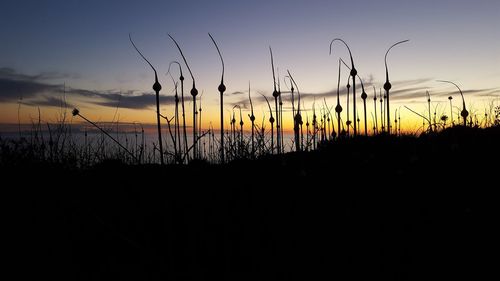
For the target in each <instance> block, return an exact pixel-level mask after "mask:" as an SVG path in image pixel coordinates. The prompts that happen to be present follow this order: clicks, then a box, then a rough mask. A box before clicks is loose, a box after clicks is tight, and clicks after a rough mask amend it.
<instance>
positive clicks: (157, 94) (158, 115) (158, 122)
mask: <svg viewBox="0 0 500 281" xmlns="http://www.w3.org/2000/svg"><path fill="white" fill-rule="evenodd" d="M128 38H129V39H130V43H132V46H134V49H135V50H136V51H137V52H138V53H139V55H140V56H141V57H142V58H143V59H144V60H145V61H146V62H147V63H148V64H149V66H151V68H152V69H153V71H154V73H155V83H154V84H153V90H154V91H155V93H156V123H157V125H158V146H159V148H160V163H161V164H162V165H163V164H164V161H163V142H162V138H161V124H160V90H161V84H160V83H159V82H158V75H157V73H156V69H155V68H154V67H153V65H152V64H151V63H150V62H149V61H148V60H147V59H146V58H145V57H144V55H142V53H141V51H139V49H137V47H136V46H135V44H134V41H132V36H131V35H130V34H129V35H128ZM73 115H74V114H73Z"/></svg>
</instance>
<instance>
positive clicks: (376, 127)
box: [373, 86, 378, 134]
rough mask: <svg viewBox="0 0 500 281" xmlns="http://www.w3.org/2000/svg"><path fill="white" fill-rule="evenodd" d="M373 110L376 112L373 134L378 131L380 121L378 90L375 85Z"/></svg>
mask: <svg viewBox="0 0 500 281" xmlns="http://www.w3.org/2000/svg"><path fill="white" fill-rule="evenodd" d="M373 111H374V112H375V118H374V122H373V125H374V130H373V134H377V133H378V121H377V90H376V89H375V86H373Z"/></svg>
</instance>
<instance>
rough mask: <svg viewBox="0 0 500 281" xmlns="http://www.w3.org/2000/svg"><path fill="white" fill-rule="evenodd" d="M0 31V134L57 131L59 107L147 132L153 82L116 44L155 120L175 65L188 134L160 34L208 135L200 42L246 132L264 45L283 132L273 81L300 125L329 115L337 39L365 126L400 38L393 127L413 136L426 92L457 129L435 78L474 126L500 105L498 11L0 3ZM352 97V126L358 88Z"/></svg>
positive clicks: (212, 98) (450, 4)
mask: <svg viewBox="0 0 500 281" xmlns="http://www.w3.org/2000/svg"><path fill="white" fill-rule="evenodd" d="M0 26H2V28H1V29H0V38H1V44H0V123H4V124H7V123H11V124H14V123H16V124H17V123H18V122H21V123H30V122H32V120H33V119H34V118H36V119H38V110H40V113H41V114H40V115H41V118H42V120H43V121H44V122H57V120H59V118H60V117H61V105H62V104H63V103H62V100H63V99H64V100H65V104H66V106H67V107H68V112H69V111H71V109H72V108H73V107H77V108H78V109H79V110H80V112H81V114H82V115H84V116H85V117H87V118H89V119H91V120H94V121H99V122H112V121H120V122H125V123H141V124H148V123H154V122H155V121H156V113H155V112H156V111H155V110H156V109H155V96H154V92H153V90H152V85H153V83H154V74H153V71H152V70H151V68H150V67H149V66H148V65H147V64H146V63H145V62H144V61H143V60H142V59H141V58H140V57H139V55H138V54H137V52H136V51H135V50H134V49H133V47H132V45H131V43H130V42H129V34H130V35H131V36H132V38H133V40H134V42H135V44H136V45H137V47H138V48H139V49H140V50H141V52H142V53H143V54H144V55H145V56H146V57H147V58H148V59H149V60H150V61H151V63H152V64H153V65H154V66H155V68H156V69H157V71H158V77H159V81H160V83H161V85H162V90H161V92H160V101H161V110H160V111H161V113H162V114H163V115H164V116H167V117H171V116H173V114H174V113H173V112H174V105H173V104H174V84H173V82H172V79H171V78H170V76H168V75H167V71H168V68H169V63H170V62H171V61H174V60H175V61H179V62H181V64H182V68H183V72H184V76H185V77H186V80H185V98H186V110H187V111H186V118H187V120H188V124H191V121H190V120H191V118H190V116H192V110H191V108H192V103H191V102H192V97H191V96H190V95H189V90H190V89H191V83H192V81H191V78H190V76H189V74H188V71H187V69H186V66H185V65H184V63H183V62H182V58H181V57H180V55H179V51H178V50H177V49H176V47H175V45H174V44H173V42H172V40H170V38H169V37H168V35H167V34H170V35H172V36H173V37H174V38H175V39H176V40H177V42H178V43H179V45H180V46H181V48H182V50H183V53H184V55H185V56H186V59H187V61H188V63H189V66H190V68H191V70H192V72H193V75H194V77H195V79H196V87H197V89H198V91H199V93H200V95H201V104H202V112H203V122H202V126H203V127H205V128H206V127H208V126H209V125H210V123H211V124H212V126H213V127H214V128H216V129H217V128H219V122H220V121H219V114H220V112H219V93H218V91H217V86H218V85H219V83H220V76H221V70H222V67H221V62H220V60H219V57H218V54H217V51H216V49H215V47H214V45H213V43H212V42H211V40H210V38H209V36H208V32H210V33H211V34H212V35H213V37H214V38H215V40H216V41H217V43H218V45H219V47H220V50H221V52H222V56H223V57H224V62H225V77H224V82H225V85H226V87H227V90H226V93H225V97H224V114H225V116H226V122H225V123H226V124H229V119H230V118H229V117H230V116H231V114H232V112H233V109H234V106H235V105H239V106H240V107H241V108H242V112H243V113H242V114H243V116H244V117H245V119H244V122H245V124H246V125H245V126H247V125H248V124H249V120H248V117H247V116H248V113H249V111H248V110H249V103H248V84H249V82H250V84H251V95H252V98H253V101H254V106H255V115H256V118H257V120H261V119H262V118H263V117H264V114H265V116H266V119H267V118H269V113H268V109H267V106H266V104H265V103H264V100H263V98H262V96H261V94H262V95H265V96H267V97H268V98H270V100H272V91H273V78H272V68H271V65H270V55H269V47H270V46H271V47H272V50H273V54H274V63H275V67H276V70H277V75H278V74H279V77H280V80H279V81H280V84H281V85H280V86H281V90H282V93H283V98H284V109H285V112H284V115H285V122H286V124H287V127H288V128H291V125H290V124H291V120H292V114H291V103H290V93H289V91H288V88H287V85H285V82H284V76H285V75H286V72H287V70H289V71H290V73H291V74H292V76H293V77H294V79H295V81H296V82H297V85H298V87H299V90H300V92H301V94H302V102H303V108H302V109H303V110H304V113H303V117H304V119H306V118H312V107H313V104H314V105H315V109H316V110H320V108H321V107H322V106H323V105H324V102H323V101H324V100H326V102H327V104H328V106H329V107H332V106H335V105H336V96H335V95H336V90H337V75H338V59H339V57H341V58H343V59H344V60H345V61H346V62H348V64H350V62H349V53H348V51H347V49H346V47H345V46H344V45H343V44H341V43H339V42H335V43H333V45H332V54H331V55H329V45H330V42H331V40H332V39H334V38H342V39H343V40H344V41H345V42H347V44H348V45H349V47H350V49H351V52H352V55H353V59H354V63H355V66H356V69H357V70H358V74H359V75H360V77H361V78H362V79H363V81H364V86H365V88H366V92H367V94H368V97H369V98H368V99H367V107H368V113H367V114H368V119H369V124H370V125H369V127H370V128H371V127H372V125H371V124H372V121H371V120H372V118H371V114H372V113H373V111H372V108H373V99H372V98H373V87H375V88H376V89H377V90H378V89H380V88H382V86H383V83H384V82H385V68H384V55H385V52H386V51H387V49H388V48H389V47H390V46H391V45H392V44H394V43H395V42H398V41H401V40H405V39H409V40H410V41H409V42H407V43H404V44H401V45H398V46H396V47H395V48H393V49H392V50H391V52H390V53H389V55H388V57H387V63H388V67H389V75H390V81H391V83H392V85H393V87H392V89H391V95H390V97H391V116H392V115H393V114H394V113H392V112H394V111H395V110H399V112H400V115H401V119H402V120H404V126H405V127H406V128H408V129H409V130H415V129H417V128H418V127H419V126H421V125H422V119H421V118H420V117H418V116H417V115H416V114H415V113H412V112H410V111H409V110H407V109H406V108H405V106H407V107H409V108H411V109H412V110H414V111H415V112H417V113H420V114H425V113H426V112H427V108H426V106H427V97H426V91H429V93H430V95H431V101H432V108H433V109H432V111H436V112H437V114H438V116H441V115H443V114H446V115H448V116H449V115H450V105H449V101H448V96H452V97H453V100H452V101H453V103H454V104H453V107H454V109H453V114H455V115H456V116H455V119H456V118H457V116H458V115H457V114H458V113H459V111H460V110H461V101H460V95H459V94H458V92H457V90H456V88H455V87H454V86H453V85H450V84H446V83H441V82H437V81H436V80H450V81H453V82H455V83H456V84H457V85H459V86H460V88H461V89H462V91H463V93H464V97H465V100H466V103H467V106H468V109H469V110H470V111H471V113H472V114H476V115H478V116H484V112H485V110H489V109H490V108H491V105H499V104H500V102H499V99H500V81H499V77H500V67H499V66H500V29H499V26H500V2H499V1H498V0H477V1H463V0H433V1H427V0H423V1H405V0H394V1H388V0H382V1H364V0H363V1H353V2H350V1H318V0H316V1H294V0H291V1H290V0H289V1H275V0H266V1H260V0H253V1H218V0H212V1H114V0H108V1H102V0H100V1H94V0H86V1H83V0H82V1H80V0H64V1H63V0H61V1H55V0H46V1H37V0H2V1H1V2H0ZM172 75H173V77H174V79H176V80H177V79H178V76H179V72H178V68H174V69H172ZM347 77H348V69H347V68H345V67H342V69H341V89H340V92H341V103H342V106H343V108H344V111H343V115H344V114H345V113H346V104H345V102H346V95H345V92H346V88H345V85H346V84H347ZM357 80H358V79H357ZM351 84H352V83H351ZM356 88H357V106H358V109H357V110H358V115H359V116H362V114H363V113H362V106H361V105H362V100H361V98H360V94H361V91H360V90H361V89H360V85H359V80H358V82H357V85H356ZM351 100H352V98H351ZM198 104H199V101H198ZM287 113H288V114H287ZM351 113H352V109H351ZM378 114H379V115H380V112H378ZM236 116H237V118H239V111H238V110H237V108H236ZM478 118H480V120H481V118H482V117H478ZM351 119H352V118H351ZM361 119H362V118H361ZM344 120H345V119H344ZM80 121H81V120H74V122H80ZM362 123H363V121H361V124H362ZM226 126H229V125H226ZM247 129H249V128H247Z"/></svg>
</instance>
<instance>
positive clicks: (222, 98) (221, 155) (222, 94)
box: [208, 33, 226, 163]
mask: <svg viewBox="0 0 500 281" xmlns="http://www.w3.org/2000/svg"><path fill="white" fill-rule="evenodd" d="M208 36H210V39H212V42H213V43H214V45H215V48H216V49H217V53H218V54H219V58H220V61H221V64H222V75H221V78H220V84H219V87H218V88H217V89H218V90H219V94H220V159H221V163H224V92H225V91H226V86H225V85H224V59H223V58H222V54H221V52H220V50H219V46H217V42H215V40H214V38H213V37H212V35H211V34H210V33H208Z"/></svg>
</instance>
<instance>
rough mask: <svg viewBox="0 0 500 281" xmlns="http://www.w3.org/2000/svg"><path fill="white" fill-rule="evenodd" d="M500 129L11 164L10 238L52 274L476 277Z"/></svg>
mask: <svg viewBox="0 0 500 281" xmlns="http://www.w3.org/2000/svg"><path fill="white" fill-rule="evenodd" d="M499 143H500V128H499V127H496V128H490V129H487V130H480V129H470V128H460V127H457V128H454V129H452V130H447V131H445V132H442V133H440V134H439V135H434V136H424V137H420V138H410V137H408V138H401V139H396V138H387V137H377V138H370V139H363V138H360V139H358V140H354V141H350V142H340V143H337V144H335V145H329V146H326V147H323V148H322V149H320V150H319V151H317V152H310V153H302V154H297V153H292V154H287V155H286V156H283V157H277V156H276V157H269V158H266V159H260V160H256V161H238V162H233V163H231V164H227V165H224V166H210V165H206V164H203V163H198V164H195V165H189V166H184V167H179V166H177V167H176V166H170V167H164V168H161V167H158V166H127V165H121V164H119V163H114V162H109V163H103V164H101V165H98V166H96V167H94V168H93V169H89V170H85V171H76V170H71V169H64V168H61V167H53V166H48V165H28V164H26V165H23V166H17V167H8V166H7V167H2V170H3V171H4V172H5V178H6V179H7V180H8V179H10V180H13V181H12V183H11V184H10V183H9V184H2V185H3V186H4V188H3V190H4V192H3V193H4V196H2V198H3V200H5V204H3V205H4V206H6V207H7V208H6V211H5V212H4V214H5V216H6V221H7V227H6V229H5V231H6V232H7V233H8V234H11V235H9V238H7V239H6V240H5V241H6V244H7V245H9V247H12V248H13V251H12V254H10V252H9V255H12V258H11V259H10V260H11V261H13V263H14V264H15V265H17V266H19V265H20V269H19V270H18V272H17V273H18V274H21V275H20V276H24V275H25V274H27V275H30V276H36V279H42V280H45V279H48V280H53V279H64V280H212V279H213V280H326V279H330V280H331V279H338V280H367V279H370V280H374V279H382V280H429V279H440V280H452V279H457V278H460V279H471V280H480V279H484V278H483V277H485V276H490V273H494V274H496V273H495V271H496V268H497V266H498V264H497V262H496V260H497V259H496V258H495V256H496V255H497V254H498V247H497V244H498V243H497V239H499V237H500V236H498V234H499V233H498V231H497V230H496V228H497V225H498V222H499V217H498V203H497V202H498V195H497V189H498V188H499V184H498V183H499V177H498V173H499V168H498V167H499V165H498V159H500V148H499V145H498V144H499ZM5 182H6V180H4V183H5ZM181 182H182V183H181ZM10 236H12V237H10ZM23 279H25V280H27V279H26V278H23Z"/></svg>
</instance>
